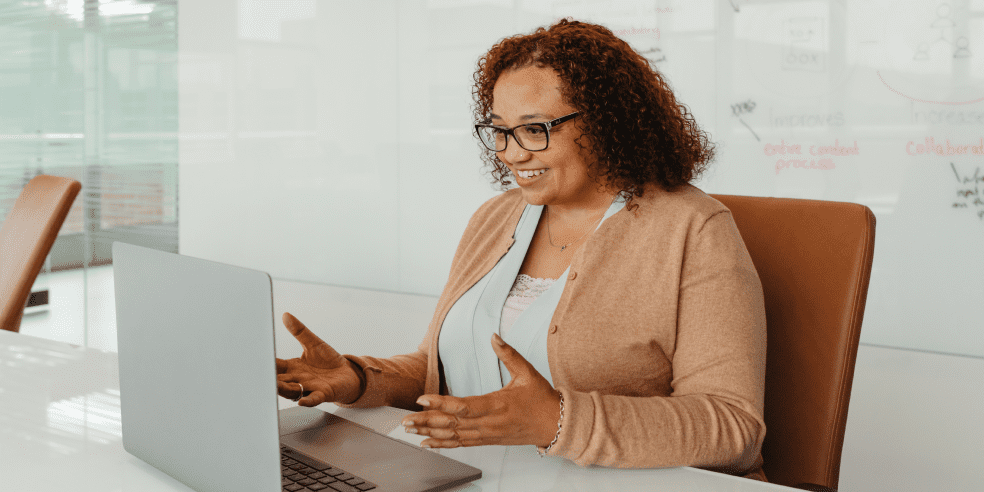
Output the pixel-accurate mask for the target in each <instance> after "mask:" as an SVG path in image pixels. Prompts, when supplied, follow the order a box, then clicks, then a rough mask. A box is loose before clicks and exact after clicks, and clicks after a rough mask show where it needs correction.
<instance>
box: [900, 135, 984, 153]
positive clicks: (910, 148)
mask: <svg viewBox="0 0 984 492" xmlns="http://www.w3.org/2000/svg"><path fill="white" fill-rule="evenodd" d="M905 151H906V153H907V154H909V155H920V154H936V155H960V154H966V153H968V152H969V153H972V154H976V155H984V137H982V138H981V139H980V140H979V141H978V145H952V144H950V139H946V147H944V146H943V144H938V143H936V140H933V137H926V143H925V144H917V143H915V142H913V141H912V140H909V143H907V144H905Z"/></svg>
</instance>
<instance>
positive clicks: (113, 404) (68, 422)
mask: <svg viewBox="0 0 984 492" xmlns="http://www.w3.org/2000/svg"><path fill="white" fill-rule="evenodd" d="M48 428H49V430H51V431H53V432H63V433H66V434H72V435H76V436H81V437H83V438H84V439H85V440H86V441H88V442H95V443H99V444H109V443H111V442H114V441H119V440H120V439H121V438H122V436H123V422H122V419H121V417H120V392H119V390H114V389H106V390H103V391H95V392H92V393H89V394H87V395H84V396H76V397H72V398H68V399H66V400H59V401H55V402H51V403H50V404H49V405H48ZM53 447H59V446H56V445H54V444H53ZM56 450H57V449H56ZM66 450H67V451H66V453H67V452H69V451H75V450H74V449H69V448H66Z"/></svg>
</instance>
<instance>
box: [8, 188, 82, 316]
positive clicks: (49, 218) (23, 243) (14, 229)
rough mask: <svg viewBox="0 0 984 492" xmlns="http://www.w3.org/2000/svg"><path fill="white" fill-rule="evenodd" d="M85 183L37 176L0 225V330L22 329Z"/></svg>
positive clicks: (22, 192)
mask: <svg viewBox="0 0 984 492" xmlns="http://www.w3.org/2000/svg"><path fill="white" fill-rule="evenodd" d="M81 189H82V184H81V183H79V182H78V181H75V180H73V179H68V178H59V177H55V176H45V175H40V176H35V177H34V179H32V180H31V181H30V182H28V183H27V186H25V187H24V190H23V191H21V194H20V196H18V197H17V201H16V202H15V203H14V208H13V209H12V210H11V211H10V214H9V215H7V218H6V220H4V222H3V226H2V227H0V330H9V331H18V330H20V322H21V318H22V317H23V316H24V305H25V304H26V303H27V298H28V296H30V295H31V286H32V285H34V280H35V279H36V278H37V276H38V272H40V271H41V267H42V266H43V265H44V259H45V258H46V257H47V256H48V252H49V251H51V245H52V244H54V243H55V238H56V237H57V236H58V230H59V229H61V225H62V222H65V216H67V215H68V211H69V209H71V208H72V202H74V201H75V196H76V195H78V194H79V190H81Z"/></svg>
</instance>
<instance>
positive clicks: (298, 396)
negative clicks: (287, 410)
mask: <svg viewBox="0 0 984 492" xmlns="http://www.w3.org/2000/svg"><path fill="white" fill-rule="evenodd" d="M297 385H298V386H300V387H301V392H300V393H298V394H297V398H294V401H299V400H300V399H301V397H303V396H304V385H303V384H301V383H297Z"/></svg>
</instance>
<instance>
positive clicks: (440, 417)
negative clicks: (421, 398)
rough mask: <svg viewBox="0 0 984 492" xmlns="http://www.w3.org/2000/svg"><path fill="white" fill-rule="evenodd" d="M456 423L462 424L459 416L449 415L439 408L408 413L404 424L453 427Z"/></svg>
mask: <svg viewBox="0 0 984 492" xmlns="http://www.w3.org/2000/svg"><path fill="white" fill-rule="evenodd" d="M452 423H454V424H455V425H456V426H458V425H461V422H460V421H459V420H458V417H457V416H454V415H448V414H446V413H444V412H440V411H437V410H428V411H426V412H418V413H413V414H410V415H407V416H406V417H404V418H403V425H412V426H417V427H448V428H449V427H451V424H452Z"/></svg>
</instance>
